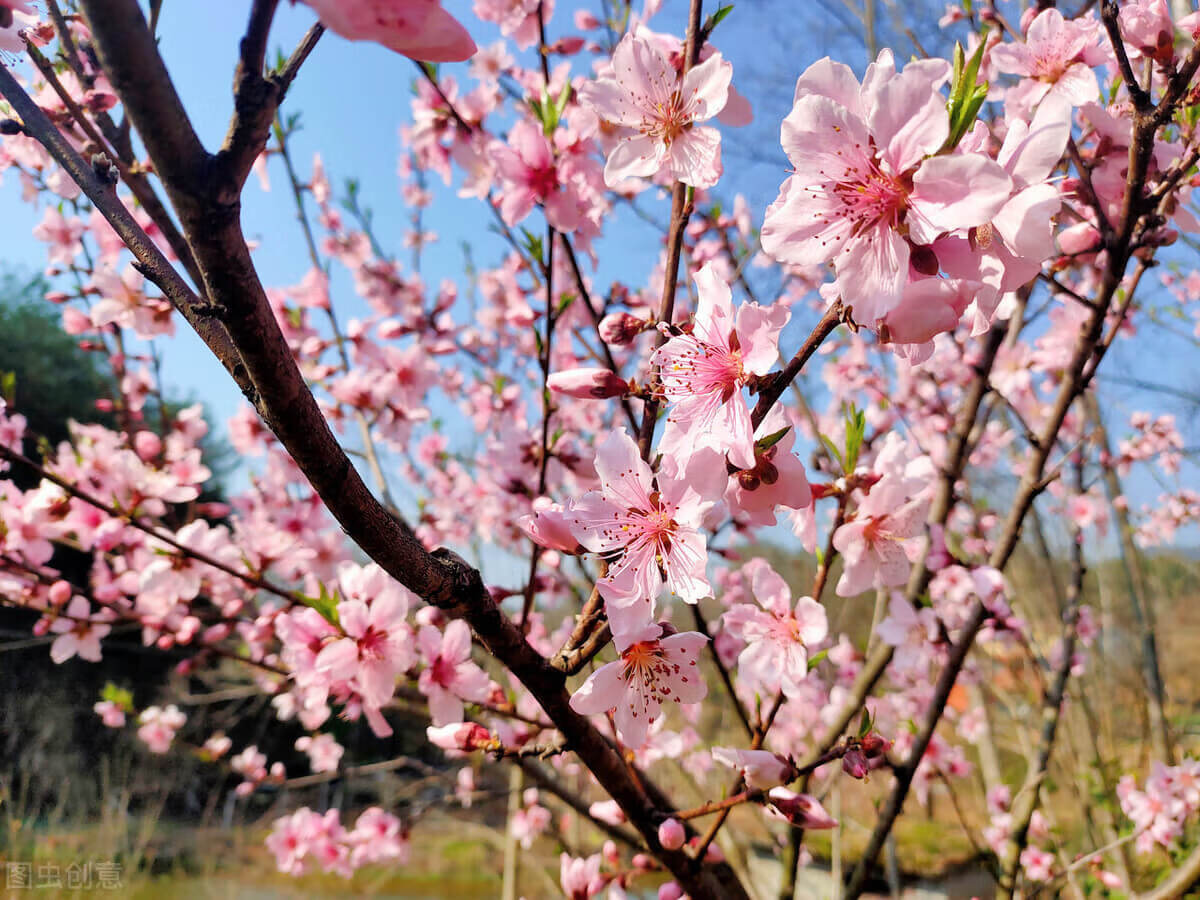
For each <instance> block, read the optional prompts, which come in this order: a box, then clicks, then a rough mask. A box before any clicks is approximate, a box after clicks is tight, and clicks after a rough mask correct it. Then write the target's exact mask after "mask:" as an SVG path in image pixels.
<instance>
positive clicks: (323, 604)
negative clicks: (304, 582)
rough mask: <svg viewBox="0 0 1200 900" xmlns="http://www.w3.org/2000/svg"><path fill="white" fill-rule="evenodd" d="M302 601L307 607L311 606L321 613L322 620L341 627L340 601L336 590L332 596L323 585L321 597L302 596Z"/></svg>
mask: <svg viewBox="0 0 1200 900" xmlns="http://www.w3.org/2000/svg"><path fill="white" fill-rule="evenodd" d="M300 600H301V602H303V603H304V605H305V606H311V607H312V608H313V609H315V610H316V611H317V612H319V613H320V614H321V618H323V619H324V620H325V621H326V622H328V623H329V624H330V625H337V626H340V625H341V623H340V622H339V621H338V612H337V605H338V602H339V601H338V592H337V590H336V589H335V590H334V592H333V593H332V594H330V593H329V591H328V590H327V589H326V587H325V585H323V584H322V585H321V594H320V596H317V597H305V596H303V595H301V597H300Z"/></svg>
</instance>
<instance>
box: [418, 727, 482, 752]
mask: <svg viewBox="0 0 1200 900" xmlns="http://www.w3.org/2000/svg"><path fill="white" fill-rule="evenodd" d="M425 735H426V736H427V737H428V738H429V742H430V743H431V744H433V745H434V746H435V747H441V748H442V749H443V750H462V751H464V752H470V751H471V750H479V749H482V748H483V747H486V746H488V745H489V744H490V743H491V742H492V735H491V732H489V731H488V730H487V729H486V728H484V727H483V726H482V725H480V724H478V723H476V722H452V723H450V724H449V725H442V726H440V727H436V728H435V727H434V726H432V725H430V726H429V727H428V728H426V729H425Z"/></svg>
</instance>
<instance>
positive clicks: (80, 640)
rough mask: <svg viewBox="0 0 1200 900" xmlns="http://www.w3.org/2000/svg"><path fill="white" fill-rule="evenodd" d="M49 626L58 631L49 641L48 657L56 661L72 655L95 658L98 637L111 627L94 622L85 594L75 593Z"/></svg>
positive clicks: (96, 659) (98, 645) (89, 659)
mask: <svg viewBox="0 0 1200 900" xmlns="http://www.w3.org/2000/svg"><path fill="white" fill-rule="evenodd" d="M50 630H51V631H52V632H54V633H55V634H57V635H58V637H56V638H55V639H54V643H53V644H51V645H50V658H51V659H52V660H54V661H55V662H56V663H64V662H66V661H67V660H68V659H70V658H71V657H72V656H78V657H79V658H80V659H86V660H88V661H89V662H99V661H100V639H101V638H103V637H104V636H105V635H107V634H108V633H109V632H110V631H111V630H112V627H111V626H109V625H104V624H98V623H97V622H96V619H95V618H94V617H93V616H92V605H91V604H90V603H88V601H87V598H85V597H80V596H78V595H76V596H74V597H72V598H71V602H70V604H69V605H68V606H67V609H66V612H65V614H63V615H60V616H59V617H58V618H56V619H55V620H54V621H53V622H51V623H50Z"/></svg>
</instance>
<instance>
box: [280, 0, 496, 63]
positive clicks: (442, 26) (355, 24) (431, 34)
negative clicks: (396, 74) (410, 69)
mask: <svg viewBox="0 0 1200 900" xmlns="http://www.w3.org/2000/svg"><path fill="white" fill-rule="evenodd" d="M292 2H293V3H294V2H295V0H292ZM303 2H304V3H307V4H308V5H309V6H311V7H312V8H313V9H314V10H315V11H316V13H317V16H318V17H319V18H320V19H321V24H322V25H324V26H325V27H326V28H328V29H329V30H330V31H333V32H336V33H337V34H340V35H341V36H342V37H344V38H346V39H347V40H351V41H375V42H377V43H380V44H383V45H384V46H385V47H387V48H389V49H391V50H395V51H396V52H397V53H400V54H402V55H404V56H408V57H411V58H412V59H421V60H425V61H427V62H460V61H462V60H464V59H470V57H471V56H472V54H474V53H475V42H474V41H473V40H471V36H470V35H469V34H467V30H466V29H465V28H463V27H462V25H460V24H459V23H458V21H457V20H456V19H455V18H454V17H453V16H451V15H450V14H449V13H448V12H446V11H445V10H444V9H442V6H441V3H440V0H303Z"/></svg>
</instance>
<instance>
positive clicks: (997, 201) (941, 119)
mask: <svg viewBox="0 0 1200 900" xmlns="http://www.w3.org/2000/svg"><path fill="white" fill-rule="evenodd" d="M949 71H950V70H949V66H948V64H947V63H945V62H944V61H942V60H924V61H920V62H913V63H910V64H909V65H908V66H907V67H906V68H905V69H904V71H903V72H902V73H897V72H896V69H895V64H894V62H893V60H892V55H891V51H889V50H884V51H883V52H882V53H880V55H879V58H878V59H877V60H876V61H875V62H874V63H872V64H871V65H870V66H869V67H868V68H867V73H866V75H865V76H864V78H863V82H862V85H861V86H860V85H859V83H858V80H857V79H856V78H855V77H854V73H853V72H851V70H850V68H849V67H848V66H845V65H843V64H841V63H835V62H832V61H831V60H829V59H828V58H826V59H823V60H820V61H818V62H816V63H813V65H811V66H809V67H808V69H807V70H806V71H805V72H804V74H803V75H801V76H800V79H799V81H798V82H797V83H796V98H795V105H794V106H793V108H792V111H791V112H790V113H789V114H788V117H787V118H786V119H785V120H784V122H783V128H782V131H781V142H782V144H783V149H784V150H785V151H786V153H787V155H788V159H790V160H791V162H792V165H793V167H794V169H795V174H793V175H792V176H791V177H790V178H789V179H788V180H787V181H785V182H784V184H783V187H782V188H781V190H780V194H779V197H778V198H777V199H776V200H775V202H774V203H772V204H771V206H770V208H769V209H768V210H767V214H766V218H765V220H764V222H763V229H762V242H763V249H764V250H766V252H767V253H769V254H771V255H772V256H774V257H775V258H776V259H778V260H780V261H781V262H786V263H791V264H793V265H797V266H812V265H820V264H821V263H825V262H829V261H832V262H833V265H834V269H835V271H836V273H837V281H836V286H837V287H836V291H837V293H838V294H840V295H841V296H842V297H843V299H844V301H845V302H846V303H847V304H849V305H852V306H853V310H854V314H855V318H856V319H857V320H858V321H860V322H862V323H864V324H867V325H869V326H872V327H873V326H874V324H875V322H876V320H877V319H881V318H883V317H884V316H886V315H887V314H888V313H889V312H890V311H891V310H892V309H894V308H895V307H896V306H897V305H898V304H899V303H900V299H901V296H902V294H903V291H904V287H905V284H906V283H907V281H908V278H909V262H910V258H911V254H910V248H911V247H912V246H913V245H928V244H930V243H932V242H933V241H934V240H935V239H936V238H938V237H939V236H940V235H942V234H945V233H947V232H959V231H966V230H967V229H970V228H972V227H975V226H977V225H982V224H984V223H985V222H987V221H989V220H990V219H991V218H992V216H993V215H994V214H995V213H996V212H997V211H998V210H999V209H1000V207H1001V206H1002V205H1003V204H1004V202H1005V201H1006V200H1007V199H1008V196H1009V194H1010V192H1011V187H1012V182H1011V180H1010V179H1009V177H1008V174H1007V173H1005V172H1004V170H1003V169H1001V168H1000V166H998V165H997V164H996V163H995V162H994V161H993V160H991V159H989V158H988V157H987V156H984V155H982V154H975V153H972V154H954V155H949V156H945V155H943V156H935V155H933V154H936V153H937V152H938V151H939V150H940V149H941V146H942V144H943V143H944V142H945V140H946V137H947V135H948V134H949V127H950V125H949V117H948V115H947V112H946V100H945V98H944V97H943V96H942V94H941V93H940V91H939V88H940V87H941V85H942V84H943V83H944V82H945V80H946V78H947V77H948V76H949Z"/></svg>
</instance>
